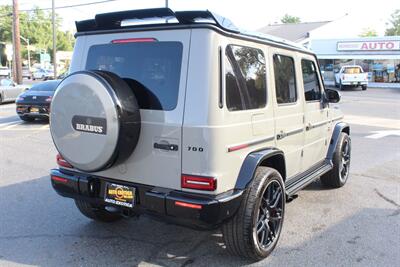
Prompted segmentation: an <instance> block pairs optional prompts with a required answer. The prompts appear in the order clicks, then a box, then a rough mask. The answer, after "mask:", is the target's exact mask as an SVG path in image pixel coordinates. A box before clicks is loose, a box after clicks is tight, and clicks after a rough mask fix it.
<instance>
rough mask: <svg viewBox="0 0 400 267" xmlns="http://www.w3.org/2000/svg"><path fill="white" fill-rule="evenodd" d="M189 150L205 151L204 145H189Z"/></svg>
mask: <svg viewBox="0 0 400 267" xmlns="http://www.w3.org/2000/svg"><path fill="white" fill-rule="evenodd" d="M188 151H193V152H203V151H204V149H203V148H202V147H197V146H188Z"/></svg>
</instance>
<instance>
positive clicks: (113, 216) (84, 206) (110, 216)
mask: <svg viewBox="0 0 400 267" xmlns="http://www.w3.org/2000/svg"><path fill="white" fill-rule="evenodd" d="M75 205H76V207H77V208H78V209H79V211H80V212H81V213H82V214H83V215H85V216H86V217H88V218H89V219H92V220H95V221H99V222H107V223H110V222H116V221H119V220H120V219H122V216H121V215H120V214H117V213H112V212H109V211H107V210H105V208H104V207H95V206H93V205H92V204H90V203H88V202H86V201H83V200H77V199H76V200H75Z"/></svg>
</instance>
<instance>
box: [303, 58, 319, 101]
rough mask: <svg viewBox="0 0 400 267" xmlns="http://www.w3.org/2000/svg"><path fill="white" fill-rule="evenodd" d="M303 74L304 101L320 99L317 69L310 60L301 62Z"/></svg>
mask: <svg viewBox="0 0 400 267" xmlns="http://www.w3.org/2000/svg"><path fill="white" fill-rule="evenodd" d="M301 70H302V73H303V84H304V95H305V99H306V101H313V100H320V99H321V86H320V84H319V79H318V74H317V68H316V66H315V63H314V62H313V61H311V60H306V59H303V60H301Z"/></svg>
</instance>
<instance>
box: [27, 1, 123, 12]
mask: <svg viewBox="0 0 400 267" xmlns="http://www.w3.org/2000/svg"><path fill="white" fill-rule="evenodd" d="M115 1H119V0H102V1H96V2H90V3H83V4H75V5H68V6H59V7H55V9H63V8H72V7H79V6H90V5H97V4H103V3H108V2H115ZM51 9H52V8H51V7H44V8H36V9H22V10H20V12H32V11H35V10H51Z"/></svg>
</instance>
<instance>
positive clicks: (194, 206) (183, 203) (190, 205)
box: [175, 201, 202, 210]
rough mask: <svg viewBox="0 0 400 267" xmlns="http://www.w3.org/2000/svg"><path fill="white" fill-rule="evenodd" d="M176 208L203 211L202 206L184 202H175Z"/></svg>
mask: <svg viewBox="0 0 400 267" xmlns="http://www.w3.org/2000/svg"><path fill="white" fill-rule="evenodd" d="M175 206H179V207H184V208H189V209H195V210H201V209H202V206H201V205H199V204H192V203H188V202H183V201H175Z"/></svg>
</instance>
